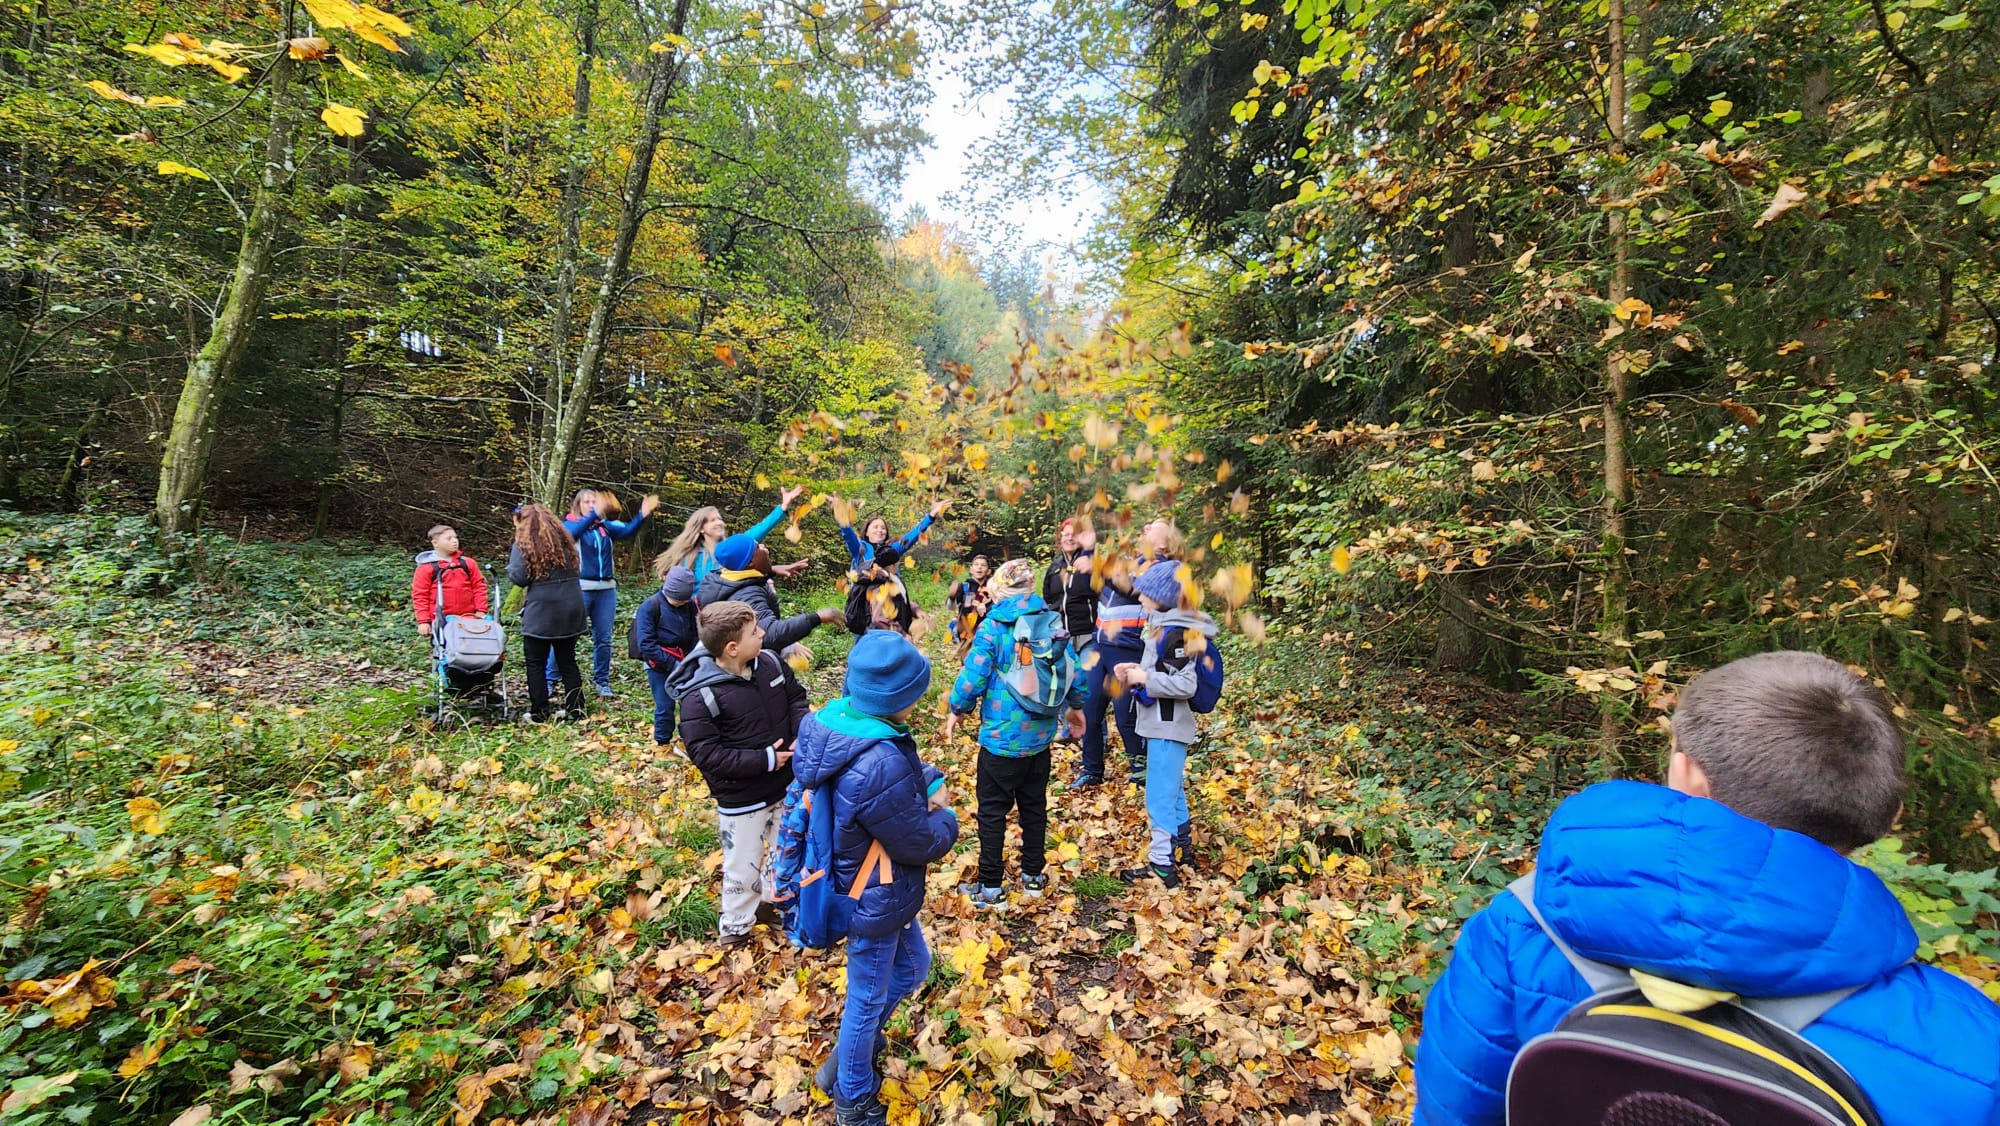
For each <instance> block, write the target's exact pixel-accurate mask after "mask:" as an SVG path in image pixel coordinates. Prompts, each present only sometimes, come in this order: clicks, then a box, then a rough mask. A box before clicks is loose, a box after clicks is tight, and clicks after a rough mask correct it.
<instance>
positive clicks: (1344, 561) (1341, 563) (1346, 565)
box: [1333, 544, 1354, 575]
mask: <svg viewBox="0 0 2000 1126" xmlns="http://www.w3.org/2000/svg"><path fill="white" fill-rule="evenodd" d="M1353 566H1354V556H1353V555H1351V554H1349V553H1348V550H1347V546H1346V545H1345V544H1343V545H1341V546H1339V547H1336V548H1334V549H1333V573H1334V574H1336V575H1344V574H1346V573H1347V572H1348V570H1349V569H1350V568H1352V567H1353Z"/></svg>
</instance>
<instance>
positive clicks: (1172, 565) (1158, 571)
mask: <svg viewBox="0 0 2000 1126" xmlns="http://www.w3.org/2000/svg"><path fill="white" fill-rule="evenodd" d="M1132 588H1133V589H1134V590H1135V591H1137V592H1138V593H1139V594H1142V595H1144V596H1145V597H1147V598H1150V599H1152V600H1153V601H1155V602H1157V603H1159V604H1160V605H1161V606H1163V607H1165V608H1167V609H1169V610H1174V609H1178V608H1179V607H1180V604H1181V596H1182V586H1181V561H1180V560H1178V559H1161V560H1159V561H1157V562H1155V563H1154V564H1153V565H1152V566H1150V567H1148V568H1146V572H1145V573H1144V574H1142V575H1140V576H1139V581H1138V582H1136V583H1134V584H1132Z"/></svg>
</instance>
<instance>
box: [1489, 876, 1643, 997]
mask: <svg viewBox="0 0 2000 1126" xmlns="http://www.w3.org/2000/svg"><path fill="white" fill-rule="evenodd" d="M1507 890H1508V891H1511V892H1513V893H1514V898H1515V899H1518V900H1520V901H1521V906H1523V907H1526V908H1527V909H1528V917H1529V918H1531V919H1533V920H1535V925H1536V926H1538V927H1540V928H1542V933H1543V934H1545V935H1547V936H1548V937H1549V941H1550V942H1553V943H1555V944H1556V949H1557V950H1559V951H1561V952H1562V956H1563V957H1564V958H1565V959H1567V960H1568V961H1569V964H1570V967H1571V968H1572V969H1574V970H1576V972H1577V976H1579V977H1581V978H1583V980H1584V983H1585V984H1587V985H1589V986H1590V990H1591V992H1593V993H1602V992H1604V991H1605V990H1607V989H1628V988H1631V987H1632V984H1633V983H1632V975H1631V974H1630V973H1627V972H1626V971H1624V970H1622V969H1620V968H1618V967H1617V966H1614V965H1612V964H1611V963H1609V962H1599V961H1596V960H1595V959H1592V958H1586V957H1584V956H1583V955H1581V954H1579V953H1577V952H1576V951H1575V950H1574V949H1572V948H1571V947H1570V944H1569V943H1567V942H1564V941H1563V939H1562V936H1561V935H1559V934H1557V933H1556V932H1555V928H1553V927H1551V926H1549V921H1548V920H1547V919H1544V918H1542V912H1541V909H1540V908H1538V907H1536V906H1535V874H1534V873H1533V872H1529V873H1528V874H1527V875H1525V876H1522V877H1521V878H1519V879H1517V880H1515V881H1514V882H1513V883H1511V884H1508V885H1507Z"/></svg>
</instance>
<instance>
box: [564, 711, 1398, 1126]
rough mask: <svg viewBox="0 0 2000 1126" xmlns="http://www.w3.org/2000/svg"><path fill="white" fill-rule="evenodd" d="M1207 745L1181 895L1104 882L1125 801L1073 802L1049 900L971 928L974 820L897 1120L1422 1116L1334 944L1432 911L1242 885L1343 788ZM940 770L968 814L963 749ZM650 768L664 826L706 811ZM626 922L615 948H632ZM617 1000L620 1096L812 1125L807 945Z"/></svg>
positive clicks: (893, 1064) (1233, 733)
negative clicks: (1366, 907)
mask: <svg viewBox="0 0 2000 1126" xmlns="http://www.w3.org/2000/svg"><path fill="white" fill-rule="evenodd" d="M1246 744H1247V745H1246ZM1205 748H1206V749H1205V751H1198V752H1197V753H1196V754H1195V756H1194V757H1193V758H1192V759H1191V762H1190V770H1189V773H1190V778H1189V783H1190V787H1189V788H1190V803H1191V805H1192V807H1193V808H1194V809H1195V811H1196V814H1195V816H1196V823H1197V826H1198V827H1197V830H1196V841H1197V849H1196V851H1197V854H1198V864H1197V865H1196V866H1194V868H1193V869H1192V870H1191V871H1187V872H1186V873H1185V874H1186V877H1187V878H1186V880H1185V882H1184V883H1183V885H1182V886H1181V888H1179V889H1178V890H1172V891H1169V890H1166V889H1164V888H1162V887H1161V886H1160V885H1159V884H1158V883H1157V882H1153V881H1149V882H1146V883H1142V884H1140V885H1138V886H1137V887H1135V888H1132V889H1127V888H1125V887H1124V886H1123V885H1122V884H1120V883H1118V882H1117V881H1116V879H1115V877H1113V876H1110V875H1109V873H1112V872H1115V871H1116V870H1118V869H1119V868H1121V867H1129V866H1131V865H1133V864H1135V863H1137V862H1138V861H1139V859H1140V857H1141V852H1142V849H1143V843H1144V841H1145V839H1146V821H1145V814H1144V809H1143V801H1142V800H1141V798H1140V796H1139V795H1138V793H1137V792H1136V791H1134V790H1130V789H1127V788H1125V787H1122V786H1106V787H1099V788H1096V789H1092V790H1085V791H1079V792H1075V793H1065V792H1062V791H1061V790H1060V788H1059V787H1058V792H1057V793H1055V794H1053V795H1052V798H1051V805H1052V808H1051V814H1050V817H1051V827H1050V841H1049V864H1050V870H1049V874H1050V877H1051V879H1050V882H1049V889H1048V891H1047V893H1046V895H1045V896H1044V897H1042V898H1040V899H1024V898H1022V897H1021V896H1020V894H1019V892H1018V890H1016V891H1015V892H1014V893H1013V894H1012V895H1011V896H1010V902H1009V904H1008V906H1007V907H1006V908H1005V909H1004V910H999V911H994V910H983V909H978V908H975V907H973V906H972V905H971V902H970V900H969V899H968V897H966V896H965V895H963V894H960V891H959V889H960V888H961V887H962V886H963V885H966V884H968V883H970V882H972V881H973V880H974V879H975V876H976V870H977V861H978V854H977V847H976V842H974V841H972V840H971V839H970V838H971V837H972V836H973V832H972V830H973V828H974V826H973V823H972V820H971V817H970V814H969V810H964V809H962V810H961V814H962V816H961V830H962V834H963V835H962V838H961V847H960V848H959V849H958V851H956V852H955V853H953V854H952V855H951V856H950V857H948V858H947V859H946V860H945V861H944V862H942V863H941V864H939V865H938V866H936V867H935V868H934V869H933V871H932V875H931V880H930V900H929V902H928V904H927V906H926V909H925V914H924V915H923V917H922V919H923V924H924V928H925V933H926V935H927V937H928V939H929V941H930V944H931V948H932V954H933V958H934V969H933V971H932V979H931V982H930V983H929V985H928V986H927V987H925V988H924V989H922V990H920V991H919V993H918V995H917V997H916V998H915V1000H914V1001H913V1002H912V1003H911V1004H910V1005H907V1006H905V1008H904V1009H903V1010H901V1011H900V1012H899V1014H898V1016H897V1017H896V1019H895V1021H894V1022H893V1023H892V1025H891V1030H890V1031H891V1037H890V1039H891V1049H890V1053H889V1057H888V1062H887V1064H886V1066H885V1070H884V1074H885V1083H884V1086H883V1099H884V1101H885V1102H886V1103H887V1104H888V1105H889V1107H890V1110H891V1121H892V1122H899V1123H915V1122H961V1121H963V1122H979V1121H986V1120H988V1119H989V1118H991V1117H992V1116H994V1115H996V1114H998V1113H1006V1114H1007V1115H1008V1116H1010V1117H1016V1116H1017V1120H1018V1119H1033V1120H1041V1121H1052V1120H1053V1121H1091V1122H1151V1121H1156V1120H1158V1121H1166V1122H1182V1121H1189V1122H1239V1121H1241V1122H1269V1121H1291V1120H1297V1121H1301V1122H1307V1121H1355V1122H1367V1121H1371V1120H1372V1118H1373V1117H1375V1116H1386V1115H1391V1114H1394V1113H1396V1112H1397V1110H1398V1109H1399V1108H1401V1107H1404V1106H1406V1105H1407V1100H1408V1091H1409V1072H1408V1069H1407V1066H1406V1063H1405V1058H1404V1052H1403V1048H1404V1045H1403V1041H1402V1038H1401V1037H1400V1036H1399V1034H1398V1033H1397V1031H1396V1030H1395V1029H1394V1028H1393V1027H1392V1026H1391V1019H1390V1018H1391V1012H1390V1006H1389V1004H1388V1003H1387V1002H1386V1001H1385V1000H1383V999H1381V998H1380V997H1378V996H1377V995H1375V994H1374V993H1373V992H1372V991H1371V989H1370V988H1369V987H1368V986H1366V985H1364V984H1363V983H1362V982H1361V981H1360V980H1358V979H1357V977H1356V976H1355V975H1354V974H1353V973H1352V972H1350V969H1349V966H1350V964H1351V963H1352V961H1353V959H1354V958H1355V954H1354V951H1353V949H1352V948H1351V947H1350V946H1349V944H1348V942H1347V941H1346V939H1345V933H1346V929H1347V923H1348V922H1349V921H1351V920H1353V919H1355V918H1356V914H1357V912H1356V907H1355V905H1356V904H1357V903H1364V902H1376V903H1380V902H1383V901H1391V902H1394V901H1398V900H1400V898H1401V897H1402V896H1403V895H1406V894H1421V893H1420V892H1417V891H1415V890H1414V889H1408V890H1406V889H1404V888H1401V887H1398V886H1395V885H1394V884H1393V882H1391V881H1387V880H1384V879H1383V878H1382V877H1381V876H1380V875H1378V874H1377V873H1375V872H1373V871H1371V868H1370V865H1369V863H1368V862H1367V861H1365V860H1363V859H1361V858H1359V857H1354V856H1348V855H1343V854H1340V853H1338V852H1335V853H1334V854H1333V855H1330V856H1326V857H1323V858H1321V859H1319V860H1318V861H1317V862H1315V861H1313V860H1311V859H1310V858H1309V857H1310V851H1311V850H1307V851H1304V852H1300V853H1299V854H1298V858H1297V859H1296V861H1295V862H1293V863H1292V864H1290V865H1289V866H1288V867H1287V868H1285V869H1284V870H1282V871H1279V872H1272V873H1270V874H1269V876H1268V877H1267V879H1268V880H1269V882H1270V883H1271V884H1272V885H1273V886H1271V887H1269V888H1268V889H1262V888H1259V887H1257V886H1256V883H1257V881H1256V879H1255V877H1252V878H1251V879H1250V880H1249V881H1246V880H1245V877H1246V874H1248V873H1249V872H1250V869H1251V865H1252V863H1253V861H1256V860H1258V859H1268V858H1269V857H1271V856H1272V855H1274V854H1275V853H1276V852H1277V849H1278V846H1279V845H1280V843H1281V842H1292V843H1296V842H1299V841H1300V840H1301V839H1302V833H1301V830H1302V828H1303V827H1306V826H1307V825H1308V824H1309V818H1310V817H1311V813H1312V812H1313V811H1316V810H1317V808H1318V804H1317V803H1318V801H1319V799H1321V798H1323V797H1325V796H1327V795H1328V794H1329V792H1330V791H1331V790H1332V789H1334V788H1336V787H1338V786H1340V785H1341V782H1340V780H1339V779H1338V777H1337V775H1336V774H1335V772H1333V771H1329V770H1327V769H1326V766H1327V763H1325V762H1324V761H1306V762H1301V761H1300V760H1299V759H1297V758H1294V759H1292V760H1291V761H1289V762H1286V761H1284V760H1283V759H1282V757H1281V756H1279V755H1276V754H1273V753H1272V752H1273V751H1274V750H1275V749H1276V748H1274V747H1273V746H1271V744H1270V740H1269V739H1268V738H1261V737H1260V733H1259V732H1258V731H1257V730H1255V725H1254V724H1239V723H1235V722H1232V721H1230V720H1227V719H1223V720H1222V721H1221V722H1219V723H1217V724H1216V729H1215V731H1214V732H1213V733H1212V734H1211V735H1210V736H1209V738H1208V741H1207V743H1206V744H1205ZM1253 748H1254V749H1253ZM632 753H636V752H628V754H632ZM926 753H927V754H928V755H929V756H930V757H931V758H932V760H933V761H935V762H937V763H938V764H939V765H940V766H942V767H943V768H944V769H945V770H946V772H947V773H948V774H949V775H950V776H951V777H952V778H953V780H954V785H955V786H957V787H958V788H957V789H955V791H954V792H955V793H957V794H959V795H961V796H962V798H963V800H961V801H959V802H958V803H957V804H958V805H960V806H961V807H964V806H969V805H970V793H971V787H970V786H969V785H966V784H965V783H966V782H968V781H969V779H970V778H971V775H972V769H973V765H974V762H973V755H974V752H973V749H972V744H971V743H969V742H966V741H961V742H959V743H958V744H957V745H956V746H953V747H951V748H949V749H941V748H937V747H932V748H930V749H929V750H928V751H927V752H926ZM1073 753H1074V752H1071V751H1064V750H1061V749H1059V750H1058V752H1057V754H1058V755H1059V756H1062V757H1067V756H1070V755H1073ZM1058 761H1059V766H1058V772H1059V773H1060V771H1061V767H1062V765H1066V764H1062V762H1061V757H1059V760H1058ZM637 773H638V774H639V775H641V776H644V777H658V778H663V779H664V780H665V781H666V786H665V796H664V797H663V798H662V801H661V808H662V810H663V811H666V810H671V811H674V812H673V813H669V814H668V816H675V815H678V816H683V817H688V818H698V817H701V816H704V815H706V813H707V811H706V810H704V809H703V808H702V807H701V804H700V799H701V798H702V797H704V796H705V795H704V794H703V793H702V791H701V790H700V788H699V787H700V782H699V779H698V778H697V777H696V776H695V774H694V772H693V770H692V768H690V767H686V766H685V765H682V764H678V763H676V762H675V761H670V760H666V759H657V760H653V761H649V762H646V763H644V764H643V765H641V766H640V767H639V768H638V770H637ZM1310 835H1311V833H1310V830H1308V831H1307V832H1306V833H1305V834H1304V838H1305V839H1307V840H1309V839H1310ZM1018 836H1019V834H1018V830H1017V829H1015V830H1010V847H1009V863H1010V865H1011V864H1013V863H1014V859H1015V857H1014V853H1013V844H1012V842H1013V841H1017V840H1018ZM717 860H718V857H717V856H715V855H711V856H708V857H706V858H704V860H703V861H702V863H701V865H700V868H699V871H697V872H696V873H694V874H693V875H691V876H690V877H689V879H684V880H680V881H666V882H662V883H659V885H658V886H656V887H652V888H651V890H649V891H648V892H647V894H646V898H645V900H644V906H643V907H642V908H641V909H642V910H650V911H658V910H661V909H663V908H666V907H669V906H670V905H671V904H672V902H673V901H674V900H675V899H676V898H678V897H684V896H687V895H689V894H692V892H691V890H690V880H692V881H710V880H712V879H713V876H712V873H713V870H714V867H715V864H716V862H717ZM635 862H637V861H635ZM1016 874H1017V873H1016V872H1014V871H1012V870H1010V878H1011V877H1012V876H1014V875H1016ZM645 882H647V881H642V883H645ZM1246 883H1248V884H1249V885H1250V887H1251V890H1250V891H1248V892H1246V890H1245V885H1246ZM701 886H703V887H705V886H706V884H705V883H702V885H701ZM1015 886H1016V888H1018V884H1016V885H1015ZM1394 910H1397V911H1401V910H1402V907H1401V906H1400V903H1399V902H1398V903H1395V905H1394ZM614 914H615V913H614ZM1412 921H1413V920H1412ZM622 922H623V919H622V917H621V918H619V919H616V920H614V921H612V922H610V924H609V926H608V928H607V930H606V932H605V934H604V935H603V940H604V941H607V942H610V943H613V944H614V945H615V944H617V943H618V942H620V941H621V940H629V939H626V936H625V935H624V934H621V932H620V929H619V928H620V926H621V924H622ZM614 993H615V997H614V999H613V1000H612V1001H611V1002H610V1003H609V1004H608V1005H607V1009H606V1012H605V1014H604V1021H603V1023H602V1024H601V1025H600V1026H599V1028H600V1031H601V1032H603V1034H604V1036H605V1038H606V1039H608V1040H613V1041H616V1042H617V1043H618V1044H619V1045H621V1047H620V1048H619V1049H618V1050H620V1051H637V1052H639V1053H642V1054H643V1053H645V1052H648V1051H651V1052H654V1053H656V1055H655V1056H654V1057H653V1058H654V1059H655V1060H656V1061H657V1062H656V1063H655V1065H654V1066H651V1067H648V1068H647V1069H645V1070H642V1071H640V1072H638V1073H636V1074H633V1075H632V1076H631V1077H629V1078H628V1079H627V1080H626V1081H625V1082H623V1083H622V1084H620V1085H619V1086H618V1088H617V1092H616V1096H615V1097H616V1099H617V1101H619V1102H621V1103H623V1104H625V1105H627V1106H631V1107H634V1108H637V1107H641V1106H651V1107H654V1108H657V1110H656V1113H657V1114H659V1115H661V1116H662V1117H665V1116H670V1115H676V1114H677V1115H680V1116H681V1117H680V1121H683V1122H702V1121H735V1120H740V1121H744V1122H748V1123H760V1122H768V1123H775V1122H786V1121H792V1122H797V1121H803V1119H804V1116H806V1115H807V1114H809V1113H810V1111H811V1110H812V1107H813V1102H812V1099H814V1098H817V1096H809V1088H810V1083H809V1077H810V1073H811V1071H812V1070H813V1068H814V1067H815V1066H817V1064H818V1062H819V1061H820V1060H821V1059H823V1058H824V1054H825V1052H826V1051H827V1050H828V1049H829V1047H830V1037H831V1035H832V1034H833V1032H834V1030H835V1029H836V1028H837V1026H838V1024H839V1015H840V1014H839V1004H840V996H841V954H840V953H839V952H838V951H835V952H832V953H817V952H807V951H799V950H795V949H793V948H791V947H790V946H789V944H787V943H786V942H785V941H784V939H783V936H782V935H779V934H777V933H775V932H774V931H770V930H759V931H758V932H757V938H756V941H755V942H754V943H753V945H752V946H750V947H748V948H745V949H741V950H738V951H734V952H731V953H726V954H725V953H723V952H721V951H719V950H718V949H716V948H715V947H714V946H713V944H712V942H711V941H709V940H707V939H705V938H704V939H696V940H693V941H685V942H680V943H677V944H674V945H671V946H667V947H665V948H663V949H660V950H657V951H651V952H644V953H642V954H640V955H639V956H638V957H636V958H635V960H634V961H633V962H632V963H631V964H630V965H629V966H628V967H627V968H626V969H625V970H624V971H622V972H621V973H620V974H619V975H618V979H617V984H616V989H615V991H614ZM633 1009H650V1010H651V1015H652V1016H653V1017H654V1018H655V1019H656V1020H657V1023H658V1032H657V1033H656V1034H655V1035H653V1036H652V1037H650V1038H649V1037H647V1036H645V1035H644V1034H641V1033H639V1032H638V1031H637V1029H636V1028H635V1027H634V1026H633V1020H634V1015H635V1014H633V1013H631V1012H628V1011H627V1010H633ZM614 1012H615V1013H617V1014H619V1015H615V1016H614V1015H613V1014H614ZM821 1103H822V1105H823V1100H821ZM1293 1116H1297V1117H1296V1119H1294V1117H1293ZM642 1120H643V1119H642Z"/></svg>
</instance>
